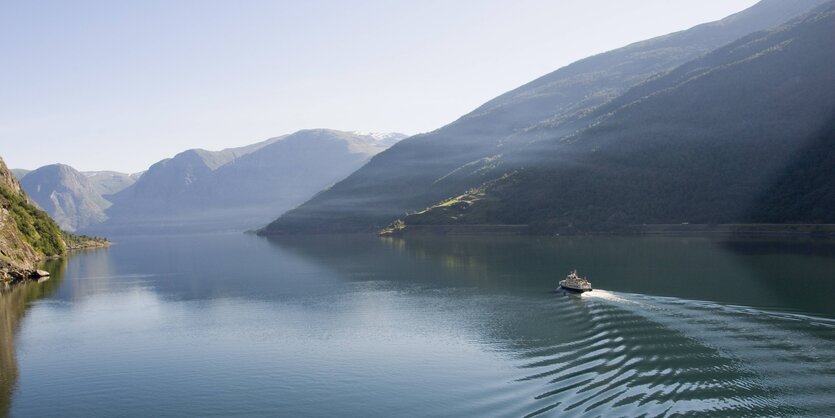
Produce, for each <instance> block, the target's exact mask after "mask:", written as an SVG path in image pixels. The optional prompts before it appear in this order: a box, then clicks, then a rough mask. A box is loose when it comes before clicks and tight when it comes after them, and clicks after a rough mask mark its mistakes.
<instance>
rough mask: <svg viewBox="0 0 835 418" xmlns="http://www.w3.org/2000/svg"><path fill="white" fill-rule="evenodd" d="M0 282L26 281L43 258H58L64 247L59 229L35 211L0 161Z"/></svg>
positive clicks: (39, 211) (64, 249)
mask: <svg viewBox="0 0 835 418" xmlns="http://www.w3.org/2000/svg"><path fill="white" fill-rule="evenodd" d="M0 208H2V210H0V281H1V282H3V283H8V282H10V281H14V280H19V279H22V278H25V277H26V276H28V275H29V274H31V270H33V269H34V268H35V267H36V266H37V263H38V262H39V261H40V260H42V259H43V258H44V257H45V256H54V255H61V254H63V253H64V252H65V251H66V247H67V245H66V243H65V241H64V237H63V234H62V233H61V230H60V229H59V228H58V225H56V224H55V222H53V221H52V219H50V218H49V216H48V215H47V214H46V213H45V212H44V211H42V210H40V209H38V208H37V207H35V206H34V205H33V204H32V203H31V202H30V201H29V199H28V197H27V196H26V193H25V192H24V191H23V188H21V187H20V183H18V181H17V178H16V177H15V176H14V175H13V174H12V172H11V171H9V169H8V168H7V167H6V163H5V162H4V161H3V160H2V158H0Z"/></svg>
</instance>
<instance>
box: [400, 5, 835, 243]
mask: <svg viewBox="0 0 835 418" xmlns="http://www.w3.org/2000/svg"><path fill="white" fill-rule="evenodd" d="M833 39H835V2H830V3H828V4H827V5H824V6H823V7H821V8H819V9H817V10H816V11H815V12H813V13H810V14H808V15H806V16H804V17H802V18H799V19H798V20H795V21H792V22H790V23H788V24H786V25H784V26H782V27H779V28H777V29H775V30H773V31H771V32H759V33H755V34H752V35H749V36H747V37H744V38H742V39H740V40H738V41H736V42H734V43H732V44H730V45H728V46H726V47H723V48H720V49H718V50H716V51H714V52H712V53H710V54H708V55H706V56H704V57H701V58H699V59H696V60H694V61H692V62H689V63H687V64H685V65H682V66H681V67H679V68H677V69H675V70H674V71H671V72H669V73H668V74H665V75H663V76H660V77H658V78H655V79H652V80H650V81H648V82H646V83H644V84H641V85H639V86H637V87H635V88H633V89H632V90H630V91H628V92H626V93H625V94H624V95H622V96H621V97H619V98H617V99H615V100H613V101H612V102H610V103H609V104H607V105H606V106H603V107H601V108H600V109H598V110H597V111H596V112H594V113H593V114H592V115H590V116H589V117H587V118H584V119H582V120H583V121H584V123H586V124H588V127H587V128H586V129H583V130H581V131H580V132H578V133H576V134H572V135H568V136H565V135H560V132H559V129H558V128H557V127H553V126H541V127H538V128H537V132H538V134H539V135H540V137H543V138H549V139H545V140H541V141H538V142H537V143H534V144H532V145H531V148H532V149H533V151H532V152H531V153H532V154H536V155H539V156H540V157H542V158H541V159H539V160H536V163H535V164H531V165H529V166H528V167H526V168H524V169H519V170H516V171H514V172H512V173H509V174H508V175H507V176H505V177H503V178H501V179H498V180H495V181H492V182H489V183H485V184H484V185H482V186H481V187H479V188H477V189H476V190H473V191H471V192H469V193H466V194H464V195H461V196H458V197H457V198H454V199H452V200H449V201H446V202H443V203H442V204H438V205H436V206H434V207H432V208H431V209H429V210H426V211H422V212H419V213H416V214H412V215H410V216H407V217H406V218H405V223H406V224H407V225H419V224H446V223H459V224H460V223H464V224H482V223H494V224H530V225H534V226H535V229H536V230H539V231H549V232H550V231H576V230H581V231H588V230H595V229H597V230H600V229H602V230H609V229H612V228H617V227H618V226H622V225H626V224H640V223H647V224H650V223H682V222H688V223H734V222H778V223H782V222H812V223H816V222H835V214H833V212H832V211H831V207H832V206H831V204H832V203H833V199H835V197H833V193H832V190H833V186H835V183H833V180H832V178H833V177H832V176H831V175H832V173H835V159H833V158H830V157H831V156H832V149H833V146H835V142H833V127H835V71H832V68H835V48H833Z"/></svg>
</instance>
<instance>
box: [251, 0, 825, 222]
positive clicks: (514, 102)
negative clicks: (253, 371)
mask: <svg viewBox="0 0 835 418" xmlns="http://www.w3.org/2000/svg"><path fill="white" fill-rule="evenodd" d="M821 3H822V1H817V0H813V1H782V0H764V1H762V2H760V3H758V4H757V5H755V6H753V7H751V8H749V9H747V10H745V11H743V12H740V13H738V14H735V15H733V16H730V17H728V18H726V19H723V20H721V21H718V22H713V23H709V24H705V25H700V26H697V27H694V28H692V29H689V30H687V31H682V32H678V33H674V34H671V35H667V36H662V37H659V38H655V39H651V40H648V41H644V42H639V43H636V44H633V45H629V46H627V47H624V48H621V49H618V50H614V51H611V52H607V53H604V54H600V55H597V56H593V57H590V58H587V59H584V60H581V61H578V62H576V63H574V64H571V65H569V66H567V67H564V68H561V69H559V70H557V71H555V72H553V73H551V74H548V75H546V76H544V77H541V78H540V79H537V80H534V81H532V82H531V83H528V84H526V85H524V86H522V87H520V88H518V89H515V90H513V91H510V92H508V93H505V94H503V95H501V96H499V97H497V98H496V99H494V100H491V101H490V102H488V103H486V104H484V105H483V106H481V107H479V108H478V109H476V110H475V111H473V112H472V113H470V114H468V115H466V116H464V117H462V118H460V119H459V120H457V121H455V122H453V123H452V124H450V125H447V126H445V127H443V128H441V129H438V130H436V131H433V132H430V133H427V134H422V135H417V136H414V137H411V138H409V139H406V140H404V141H401V142H400V143H398V144H397V145H395V146H393V147H392V148H391V149H389V150H387V151H386V152H383V153H381V154H380V155H377V156H376V157H375V158H373V159H372V160H371V161H370V162H369V163H368V164H367V165H365V166H364V167H362V168H361V169H360V170H358V171H357V172H355V173H353V174H352V175H351V176H349V177H348V178H346V179H345V180H343V181H341V182H339V183H337V184H336V185H334V186H333V187H332V188H330V189H329V190H326V191H324V192H322V193H320V194H318V195H317V196H315V197H314V198H313V199H311V200H310V201H308V202H306V203H305V204H304V205H302V206H300V207H298V208H296V209H294V210H292V211H290V212H288V213H286V214H284V215H283V216H282V217H281V218H279V219H278V220H276V221H275V222H273V223H271V224H270V225H268V226H267V227H266V228H264V230H262V233H264V234H278V233H297V232H335V231H369V230H375V229H377V228H379V227H381V226H383V225H386V224H388V223H389V222H391V221H392V220H393V219H395V218H397V217H399V216H401V215H402V214H403V213H405V212H408V211H414V210H419V209H421V208H424V207H426V206H428V205H431V204H433V203H434V202H438V201H440V200H442V199H446V198H448V197H450V196H455V195H458V194H460V193H462V192H464V191H466V190H467V189H469V188H473V187H478V186H479V185H480V184H481V183H483V182H485V181H488V180H491V179H494V178H497V177H498V176H500V175H501V174H502V173H503V172H504V171H506V170H507V165H508V163H510V165H518V164H520V162H519V161H508V160H507V156H508V154H512V153H516V155H515V156H516V157H522V156H525V155H526V154H524V153H518V152H517V151H518V150H520V149H525V148H526V147H527V145H528V144H529V143H530V142H531V141H536V140H540V139H543V138H545V139H547V138H548V137H552V136H563V135H567V134H571V133H573V132H575V131H576V130H577V129H580V128H582V127H583V126H584V125H583V124H582V121H583V119H584V118H585V116H586V115H588V114H590V113H592V112H594V111H595V110H596V109H597V108H598V107H600V106H603V105H605V104H607V103H609V102H610V101H612V100H613V99H616V98H617V97H619V96H620V95H621V94H623V93H624V92H625V91H627V90H628V89H629V88H631V87H634V86H636V85H638V84H640V83H642V82H644V81H646V80H647V79H649V78H651V77H653V76H657V75H658V74H663V73H665V72H667V71H670V70H672V69H674V68H676V67H678V66H680V65H681V64H684V63H686V62H688V61H690V60H693V59H694V58H697V57H699V56H701V55H703V54H705V53H707V52H709V51H711V50H713V49H715V48H717V47H720V46H722V45H725V44H727V43H729V42H732V41H734V40H736V39H738V38H739V37H741V36H744V35H746V34H749V33H752V32H755V31H759V30H763V29H768V28H772V27H774V26H776V25H779V24H781V23H783V22H785V21H787V20H789V19H790V18H792V17H793V16H797V15H799V14H801V13H803V12H806V11H808V10H809V9H811V8H812V7H815V6H816V5H819V4H821ZM542 128H547V131H545V132H544V131H542Z"/></svg>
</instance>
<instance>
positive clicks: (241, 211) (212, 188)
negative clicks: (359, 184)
mask: <svg viewBox="0 0 835 418" xmlns="http://www.w3.org/2000/svg"><path fill="white" fill-rule="evenodd" d="M403 137H404V135H400V134H393V135H383V136H379V135H374V134H363V133H352V132H341V131H334V130H326V129H316V130H305V131H299V132H296V133H294V134H292V135H286V136H283V137H278V138H273V139H270V140H268V141H265V142H262V143H259V144H256V146H250V147H246V148H245V149H234V150H225V151H221V152H218V153H212V152H209V151H203V150H189V151H185V152H183V153H180V154H178V155H177V156H175V157H174V158H172V159H168V160H163V161H161V162H159V163H157V164H154V165H153V166H152V167H151V168H150V169H148V171H147V172H145V173H144V174H143V175H142V177H141V178H140V179H139V180H138V181H137V182H136V183H135V184H133V185H132V186H130V187H128V188H126V189H125V190H123V191H121V192H119V193H116V194H114V195H113V196H110V197H109V198H110V199H112V201H113V206H112V207H111V208H109V209H108V210H107V211H106V214H107V215H108V216H109V217H110V219H109V220H108V221H107V222H105V223H103V224H100V225H95V226H91V227H90V228H88V229H87V231H88V232H96V233H102V232H111V233H139V232H144V233H146V232H167V231H174V230H179V231H203V230H216V229H231V230H241V229H247V228H254V227H258V226H260V225H263V224H265V223H266V222H268V221H269V220H270V219H274V218H275V217H276V216H278V215H279V214H281V213H282V212H284V211H286V210H287V209H290V208H292V207H294V206H296V205H298V204H300V203H302V202H304V201H305V200H306V199H309V198H310V197H311V196H313V195H314V194H315V193H316V192H319V191H320V190H322V189H323V188H325V187H328V186H330V185H331V184H333V183H334V182H336V181H339V180H340V179H343V178H344V177H345V176H347V175H348V174H350V173H351V172H353V171H354V170H356V169H357V168H359V167H360V166H362V165H363V164H365V163H366V162H367V161H368V159H369V158H371V157H372V156H373V155H375V154H377V153H379V152H381V151H383V150H384V149H385V148H386V147H387V146H388V144H390V143H392V142H394V141H397V140H399V139H402V138H403ZM242 150H243V151H245V152H242Z"/></svg>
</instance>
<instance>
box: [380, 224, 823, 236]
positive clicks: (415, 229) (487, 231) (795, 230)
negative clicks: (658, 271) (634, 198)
mask: <svg viewBox="0 0 835 418" xmlns="http://www.w3.org/2000/svg"><path fill="white" fill-rule="evenodd" d="M533 228H534V227H532V226H530V225H491V224H484V225H407V226H405V227H404V228H402V229H398V230H393V231H392V230H388V231H382V232H380V233H378V235H379V236H383V237H402V236H407V235H442V236H482V235H486V236H544V235H550V236H584V235H611V236H618V235H621V236H712V237H725V238H781V237H784V238H814V239H835V224H645V225H643V224H642V225H623V226H619V227H615V228H610V229H607V230H596V231H554V230H552V231H546V230H541V229H540V230H534V229H533Z"/></svg>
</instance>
